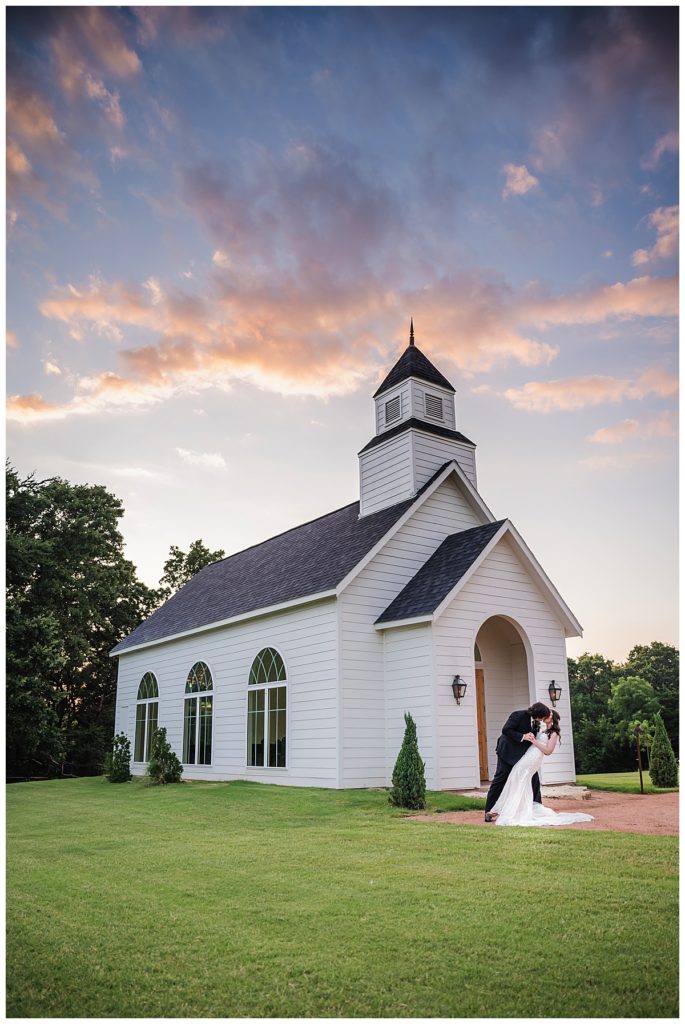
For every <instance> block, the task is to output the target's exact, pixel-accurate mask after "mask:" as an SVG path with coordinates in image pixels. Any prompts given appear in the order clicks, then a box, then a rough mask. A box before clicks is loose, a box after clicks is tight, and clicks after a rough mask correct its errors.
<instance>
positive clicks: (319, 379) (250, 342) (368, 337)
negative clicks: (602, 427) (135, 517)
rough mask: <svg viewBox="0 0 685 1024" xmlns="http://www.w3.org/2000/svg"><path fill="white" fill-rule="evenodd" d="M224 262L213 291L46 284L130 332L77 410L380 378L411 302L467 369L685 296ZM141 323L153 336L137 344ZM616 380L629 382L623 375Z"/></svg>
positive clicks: (67, 306) (490, 365) (120, 337)
mask: <svg viewBox="0 0 685 1024" xmlns="http://www.w3.org/2000/svg"><path fill="white" fill-rule="evenodd" d="M218 273H219V276H218V277H217V278H216V280H215V281H214V291H213V293H212V292H208V293H207V295H204V296H199V295H193V294H190V293H188V292H186V291H182V290H180V289H178V287H177V286H175V285H174V286H171V287H170V286H168V285H165V284H164V283H162V282H160V281H159V279H158V278H156V277H149V278H148V279H147V280H146V281H145V283H144V284H143V285H140V286H138V285H134V284H130V283H124V282H117V281H115V282H106V281H102V280H101V279H100V278H98V277H92V278H90V280H89V281H88V282H87V283H86V285H79V286H77V285H75V284H72V283H69V284H67V285H66V286H63V287H58V288H55V289H54V290H53V291H52V292H51V293H50V294H49V295H48V296H46V297H45V298H44V299H43V301H42V302H41V303H40V309H41V312H42V313H43V315H44V316H46V317H48V318H50V319H53V320H57V321H60V322H62V323H63V324H64V325H65V327H66V328H67V330H68V331H69V333H70V334H71V335H72V336H73V337H74V338H76V339H78V340H85V339H86V338H87V337H88V335H89V334H90V333H91V332H92V333H94V334H96V335H100V336H103V337H106V338H110V339H112V340H114V341H117V342H128V345H127V347H125V348H122V349H121V350H120V351H119V352H118V355H117V360H118V363H119V372H118V373H109V374H104V375H101V377H99V378H98V377H95V378H92V379H91V380H90V381H89V382H88V383H86V384H85V385H84V384H83V382H82V383H81V384H80V385H79V389H77V394H76V395H75V396H74V399H73V400H72V401H71V402H69V403H67V405H66V406H65V408H66V409H67V411H68V414H72V413H74V414H77V413H84V412H102V411H116V410H121V409H123V408H125V407H126V405H127V402H128V401H130V402H131V403H132V404H133V405H134V406H136V407H140V408H143V407H149V406H152V405H155V404H156V403H157V402H159V401H162V400H164V399H165V398H169V397H172V396H173V395H175V394H178V393H181V392H185V393H192V392H194V391H197V390H198V389H202V388H204V387H217V388H223V389H227V388H230V387H231V385H232V383H233V382H235V381H236V380H243V381H249V382H251V383H253V384H255V385H257V386H259V387H262V388H265V389H268V390H271V391H276V392H278V393H280V394H286V395H313V396H318V397H322V398H323V397H328V396H329V395H334V394H344V393H346V392H349V391H352V390H354V389H355V388H357V387H358V386H359V385H360V383H362V382H363V381H368V382H369V383H373V381H374V380H375V379H376V378H380V376H381V374H382V372H383V370H384V369H386V368H387V365H388V362H389V360H391V359H392V358H393V355H394V354H395V353H396V352H397V351H398V350H399V347H400V346H401V345H402V343H403V341H404V338H405V336H406V316H407V310H412V312H413V314H414V317H415V322H416V325H417V330H418V336H417V337H418V343H419V344H421V343H422V340H423V339H429V351H430V355H431V358H434V359H439V360H441V361H443V362H444V363H445V364H446V365H447V368H448V372H449V366H454V367H457V368H458V369H459V371H460V372H461V373H462V375H463V376H464V377H468V376H470V375H472V374H474V373H477V372H481V373H482V372H487V371H490V370H492V369H494V368H495V367H498V366H502V365H506V364H507V363H510V362H515V363H518V364H520V365H522V366H528V367H535V366H545V365H549V364H550V363H551V362H552V361H553V360H554V358H555V356H556V354H557V352H558V348H557V346H555V345H553V344H549V343H548V342H546V341H543V340H540V339H537V338H535V337H531V336H530V335H529V334H527V333H526V330H525V328H526V325H533V326H536V327H538V328H542V329H545V328H547V327H548V326H549V325H554V324H562V325H563V324H576V323H604V322H605V321H612V320H615V319H617V318H618V319H622V318H635V317H642V316H656V315H660V316H666V315H674V314H675V313H676V312H677V298H678V292H677V284H676V281H675V279H674V278H673V279H668V278H666V279H661V278H638V279H634V280H633V281H630V282H628V283H627V284H623V283H622V282H617V283H616V284H614V285H604V286H598V287H596V288H595V289H593V290H588V291H583V292H578V293H569V294H567V295H561V296H549V295H546V294H542V293H540V291H539V290H538V289H536V288H535V287H528V288H524V289H522V290H516V289H513V288H512V287H511V286H509V285H508V284H507V283H506V282H505V281H504V280H503V279H502V278H501V277H500V276H497V275H494V274H492V273H486V272H484V271H479V272H472V273H470V274H462V275H453V276H451V277H446V278H441V279H438V280H434V281H432V282H431V283H429V284H427V285H426V286H424V287H423V288H420V289H415V290H411V291H406V290H405V291H402V290H391V289H388V288H387V287H386V288H383V287H382V285H381V284H380V282H379V281H378V280H376V279H375V278H374V277H373V276H368V278H366V279H365V280H363V281H361V282H357V281H355V282H352V281H350V282H341V281H339V280H337V279H335V278H334V277H331V276H330V275H329V274H327V273H325V272H324V271H323V270H321V271H319V272H318V273H312V275H311V277H310V279H306V280H302V281H300V280H299V279H298V277H297V276H295V275H294V273H286V272H284V271H283V270H282V269H281V270H279V268H278V267H273V268H270V273H268V274H267V275H266V277H267V278H268V280H265V279H263V277H262V276H260V275H257V274H255V273H254V272H253V271H252V270H247V271H246V270H245V268H244V266H243V264H242V263H240V262H238V263H236V267H235V268H231V270H230V271H228V272H225V273H224V272H223V271H220V272H219V271H218ZM141 334H142V335H143V336H145V335H147V336H149V338H150V340H149V341H147V340H146V341H145V342H144V343H142V344H135V343H133V344H131V342H132V341H133V340H134V339H135V338H136V337H137V336H139V335H141ZM380 338H383V339H384V342H383V343H382V344H381V343H380V342H379V339H380ZM607 380H609V379H604V378H598V379H597V381H595V384H594V386H595V388H597V389H598V393H601V394H604V392H605V391H606V388H607V387H608V384H607ZM591 381H592V379H591ZM598 381H599V383H598ZM643 383H644V382H643ZM591 386H592V383H590V384H588V385H585V391H583V396H584V397H583V398H582V399H581V400H579V399H578V398H574V397H573V396H572V395H570V394H567V393H566V392H565V391H564V387H565V385H564V384H563V383H562V385H561V391H560V396H559V397H558V398H556V399H555V397H550V394H551V392H550V388H549V385H545V384H542V385H539V387H540V388H541V391H540V396H538V395H537V393H536V389H537V388H538V385H536V384H532V385H530V386H527V387H528V390H527V391H525V392H523V393H522V394H521V395H520V396H518V395H517V394H516V391H515V389H514V390H512V391H511V393H510V394H509V395H508V397H509V398H510V400H512V401H516V402H518V403H519V404H521V405H522V407H527V406H528V405H531V404H535V402H537V403H542V404H544V403H545V402H550V403H551V407H554V403H555V400H556V401H561V400H562V397H564V396H565V399H564V400H565V401H566V403H567V405H566V406H565V407H575V406H573V402H578V401H580V405H582V404H587V402H588V401H589V400H590V399H589V398H588V395H589V394H590V388H591ZM84 387H85V392H84V390H83V389H84ZM612 387H613V388H614V391H616V389H618V391H619V392H620V393H621V394H623V391H624V390H625V386H624V384H620V383H619V384H618V385H612ZM602 389H604V390H602ZM622 389H623V390H622ZM127 392H130V395H129V397H128V398H126V395H127ZM543 395H544V396H547V397H544V398H543V397H542V396H543ZM597 400H598V401H601V400H604V398H603V397H600V398H598V399H597ZM608 400H612V399H611V397H609V399H608ZM569 402H570V403H571V406H568V403H569Z"/></svg>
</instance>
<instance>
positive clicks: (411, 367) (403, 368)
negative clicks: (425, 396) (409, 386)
mask: <svg viewBox="0 0 685 1024" xmlns="http://www.w3.org/2000/svg"><path fill="white" fill-rule="evenodd" d="M409 377H418V378H419V380H425V381H428V383H429V384H437V385H438V386H439V387H441V388H446V389H447V390H448V391H451V392H452V393H454V388H453V387H452V385H451V384H450V382H449V381H448V379H447V377H443V375H442V374H441V373H440V370H437V369H436V368H435V367H434V366H433V364H432V363H431V361H430V359H427V358H426V356H424V354H423V352H421V350H420V349H418V348H417V347H416V345H408V346H407V348H406V349H405V350H404V352H403V353H402V355H401V356H400V358H399V359H398V360H397V362H396V363H395V365H394V366H393V368H392V370H391V371H390V373H389V374H388V375H387V377H386V378H385V380H384V381H383V383H382V384H381V386H380V387H379V388H378V390H377V391H376V393H375V394H374V396H373V397H374V398H378V396H379V395H382V394H383V392H384V391H389V389H390V388H394V387H395V385H396V384H401V383H402V381H403V380H407V378H409Z"/></svg>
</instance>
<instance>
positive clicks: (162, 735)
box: [147, 729, 183, 786]
mask: <svg viewBox="0 0 685 1024" xmlns="http://www.w3.org/2000/svg"><path fill="white" fill-rule="evenodd" d="M147 773H148V775H149V777H150V780H151V782H152V783H153V784H154V785H156V786H164V785H166V784H167V783H169V782H180V781H181V775H182V774H183V765H182V764H181V762H180V761H179V759H178V758H177V757H176V754H175V753H174V752H173V750H172V749H171V744H170V743H169V742H168V741H167V738H166V729H155V731H154V734H153V736H152V750H151V751H150V760H149V762H148V766H147Z"/></svg>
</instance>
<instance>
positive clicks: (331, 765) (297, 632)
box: [116, 600, 338, 787]
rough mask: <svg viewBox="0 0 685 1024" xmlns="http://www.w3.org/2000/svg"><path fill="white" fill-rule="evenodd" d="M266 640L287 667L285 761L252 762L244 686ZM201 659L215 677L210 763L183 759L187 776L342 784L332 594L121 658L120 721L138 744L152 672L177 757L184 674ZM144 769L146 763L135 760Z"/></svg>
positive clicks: (162, 722)
mask: <svg viewBox="0 0 685 1024" xmlns="http://www.w3.org/2000/svg"><path fill="white" fill-rule="evenodd" d="M263 647H275V648H276V649H277V650H278V651H279V652H280V654H281V655H282V657H283V660H284V662H285V666H286V671H287V677H288V678H287V687H288V691H287V714H288V721H287V742H286V751H287V754H286V756H287V767H286V768H279V769H264V768H248V767H247V689H248V684H247V681H248V677H249V672H250V667H251V665H252V661H253V659H254V657H255V655H256V654H257V653H258V652H259V651H260V650H261V649H262V648H263ZM196 661H204V662H206V663H207V665H208V666H209V668H210V670H211V672H212V678H213V681H214V722H213V728H214V735H213V744H212V747H213V752H212V761H213V763H212V764H211V765H196V766H191V765H186V766H185V767H184V771H183V777H184V778H185V779H200V778H202V779H247V778H249V779H253V780H256V781H260V782H275V783H282V784H284V785H291V786H292V785H302V786H328V787H336V786H337V785H338V692H337V679H338V655H337V618H336V610H335V601H334V600H329V601H322V602H319V603H316V604H311V605H307V606H305V607H299V608H294V609H290V610H286V611H283V612H279V613H277V614H274V615H269V616H265V617H264V618H261V619H251V620H249V621H248V622H242V623H236V624H235V625H233V626H224V627H221V628H219V629H216V630H212V631H210V632H206V633H202V634H200V635H198V636H193V637H184V638H181V639H179V640H174V641H170V642H169V643H166V644H159V645H158V646H155V647H152V648H149V649H147V650H142V651H134V652H132V653H130V654H123V655H121V656H120V658H119V682H118V688H117V711H116V728H117V730H123V731H124V732H126V734H127V735H128V737H129V739H130V740H131V746H132V748H133V740H134V725H135V713H136V695H137V692H138V685H139V683H140V680H141V678H142V676H143V674H144V673H145V672H148V671H149V672H154V674H155V676H156V678H157V682H158V685H159V725H160V726H165V727H166V729H167V738H168V739H169V742H170V743H171V746H172V747H173V749H174V750H175V751H176V753H177V754H178V756H179V757H181V756H182V748H183V700H184V694H185V684H186V678H187V675H188V672H189V670H190V668H191V667H192V666H193V665H194V664H195V662H196ZM134 770H135V771H136V772H137V773H142V771H143V767H142V766H135V769H134Z"/></svg>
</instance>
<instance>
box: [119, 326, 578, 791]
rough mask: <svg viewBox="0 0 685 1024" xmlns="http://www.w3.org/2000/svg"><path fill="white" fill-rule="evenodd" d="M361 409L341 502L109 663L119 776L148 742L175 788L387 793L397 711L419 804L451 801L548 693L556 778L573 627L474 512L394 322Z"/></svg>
mask: <svg viewBox="0 0 685 1024" xmlns="http://www.w3.org/2000/svg"><path fill="white" fill-rule="evenodd" d="M373 398H374V406H375V432H374V436H373V437H372V438H371V440H370V441H369V443H368V444H367V445H365V447H364V448H362V450H361V452H360V453H359V501H355V502H353V503H352V504H350V505H346V506H344V508H340V509H336V510H335V511H333V512H329V513H328V514H327V515H324V516H321V517H319V518H318V519H314V520H312V521H311V522H308V523H304V524H303V525H301V526H297V527H295V528H294V529H291V530H287V531H286V532H285V533H282V534H279V535H278V536H276V537H272V538H270V539H269V540H266V541H264V542H263V543H261V544H257V545H255V546H254V547H251V548H247V549H246V550H245V551H240V552H238V553H237V554H234V555H230V556H229V557H228V558H224V559H222V560H221V561H219V562H214V563H213V564H212V565H209V566H207V567H206V568H205V569H203V570H202V571H201V572H199V573H198V574H197V575H196V576H195V577H194V578H193V579H192V580H191V581H190V582H189V583H187V584H186V585H185V586H184V587H183V588H182V589H181V590H180V591H179V592H178V593H177V594H175V595H174V596H173V597H171V598H170V599H169V600H168V601H167V602H166V603H165V604H164V605H162V607H161V608H159V609H158V610H157V611H156V612H154V614H153V615H151V616H150V618H149V619H147V620H146V621H145V622H143V623H141V624H140V625H139V626H138V627H137V628H136V629H135V630H134V631H133V632H132V633H131V634H130V635H129V636H128V637H126V638H125V639H124V640H122V641H121V643H119V644H118V645H117V646H116V647H115V648H114V650H113V651H112V654H113V655H116V656H117V657H118V659H119V676H118V687H117V705H116V721H115V730H116V731H117V732H124V733H126V734H127V736H128V737H129V739H130V741H131V744H132V751H133V768H132V770H133V772H134V774H143V773H144V771H145V769H146V762H147V760H148V756H149V748H150V740H151V736H152V731H153V729H154V728H155V727H156V726H164V727H166V729H167V738H168V739H169V741H170V742H171V745H172V747H173V748H174V750H175V751H176V753H177V754H178V756H179V758H180V759H181V761H182V762H183V765H184V774H183V777H184V779H213V780H232V779H251V780H253V781H256V782H268V783H280V784H283V785H289V786H323V787H330V788H347V787H365V786H369V787H371V786H374V787H376V786H387V785H389V784H390V779H391V775H392V770H393V766H394V763H395V759H396V757H397V753H398V751H399V748H400V745H401V742H402V737H403V734H404V713H405V711H408V712H410V713H411V715H412V716H413V718H414V720H415V722H416V727H417V734H418V742H419V749H420V752H421V756H422V757H423V760H424V761H425V764H426V783H427V786H428V788H429V789H470V788H473V787H477V786H479V785H480V784H482V783H484V782H486V780H488V779H490V778H492V774H493V773H494V770H495V762H496V755H495V743H496V741H497V737H498V735H499V733H500V730H501V727H502V725H503V723H504V721H505V720H506V718H507V716H508V715H509V713H510V712H511V711H513V710H515V709H518V708H525V707H528V706H529V705H530V704H531V703H533V702H534V701H543V702H544V703H547V704H548V705H550V703H551V698H550V694H551V695H552V696H553V697H554V698H555V700H556V707H557V710H558V711H559V713H560V715H561V722H562V744H561V747H560V748H559V750H558V751H557V752H556V753H555V755H554V757H551V758H549V759H546V762H547V763H546V764H545V765H544V768H543V772H542V781H543V783H561V782H572V781H574V779H575V773H574V758H573V737H572V730H571V715H570V706H569V691H568V676H567V664H566V637H573V636H580V635H581V626H580V625H579V623H578V621H577V619H576V618H575V616H574V615H573V612H572V611H571V610H570V609H569V607H568V606H567V605H566V604H565V602H564V601H563V599H562V598H561V596H560V595H559V593H558V591H557V590H556V588H555V587H554V585H553V583H552V582H551V580H550V579H549V577H548V576H547V575H546V574H545V572H544V570H543V569H542V567H541V566H540V564H539V563H538V562H537V560H536V559H535V556H534V555H533V554H532V552H531V551H530V549H529V548H528V546H527V545H526V543H525V541H524V540H523V538H522V537H521V535H520V534H519V532H518V530H517V529H516V528H515V526H514V525H513V523H511V522H510V521H509V520H508V519H496V518H495V516H494V515H493V513H492V512H491V511H490V509H489V507H488V506H487V504H486V503H485V500H484V499H483V497H481V495H480V492H479V490H478V482H477V475H476V447H475V445H474V443H473V442H472V441H470V440H469V439H468V438H467V437H465V436H464V434H462V433H461V432H460V431H459V430H458V429H457V421H456V411H455V390H454V388H453V387H452V385H451V384H450V382H449V381H448V380H447V379H446V378H445V377H444V376H443V374H442V373H440V371H439V370H438V369H437V368H436V367H435V366H434V365H433V364H432V363H431V362H430V360H429V359H428V358H427V357H426V356H425V355H424V354H423V353H422V352H421V351H420V350H419V348H418V346H417V345H416V344H415V342H414V332H413V325H412V329H411V331H410V338H409V345H408V346H407V348H406V349H405V350H404V352H403V353H402V355H401V356H400V358H399V359H398V361H397V363H396V364H395V366H393V368H392V369H391V370H390V372H389V373H388V375H387V376H386V377H385V379H384V380H383V382H382V383H381V384H380V386H379V388H378V389H377V391H376V393H375V395H374V396H373ZM559 691H560V693H559Z"/></svg>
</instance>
